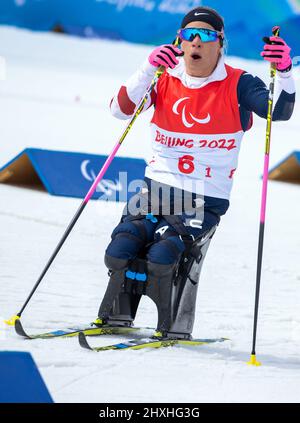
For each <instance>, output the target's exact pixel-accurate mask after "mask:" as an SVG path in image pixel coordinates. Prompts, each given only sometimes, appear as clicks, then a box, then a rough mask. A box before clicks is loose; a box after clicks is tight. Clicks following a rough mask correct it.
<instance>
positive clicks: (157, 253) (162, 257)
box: [147, 236, 185, 265]
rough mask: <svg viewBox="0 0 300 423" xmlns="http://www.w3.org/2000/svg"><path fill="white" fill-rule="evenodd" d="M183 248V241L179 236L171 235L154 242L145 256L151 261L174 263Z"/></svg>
mask: <svg viewBox="0 0 300 423" xmlns="http://www.w3.org/2000/svg"><path fill="white" fill-rule="evenodd" d="M184 249H185V246H184V243H183V241H182V240H181V239H180V238H179V236H171V237H169V238H167V239H163V240H160V241H158V242H156V243H154V244H153V245H152V246H151V248H150V249H149V251H148V253H147V258H148V261H149V262H151V263H158V264H163V265H165V264H167V265H169V264H175V263H177V261H178V259H179V258H180V256H181V254H182V253H183V252H184Z"/></svg>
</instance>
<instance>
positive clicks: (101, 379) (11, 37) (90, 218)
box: [0, 27, 300, 403]
mask: <svg viewBox="0 0 300 423" xmlns="http://www.w3.org/2000/svg"><path fill="white" fill-rule="evenodd" d="M112 50H113V52H114V54H111V52H112ZM150 50H151V47H149V46H147V47H145V46H136V45H132V44H128V43H115V42H110V41H101V40H84V39H78V38H73V37H66V36H62V35H54V34H44V33H43V34H41V33H32V32H30V31H26V30H16V29H14V28H7V27H0V52H1V55H2V56H4V57H5V59H6V63H7V78H6V80H5V81H0V111H1V123H0V134H1V149H0V167H1V166H2V165H4V164H5V163H6V162H7V161H9V160H10V159H11V158H12V157H13V156H14V155H16V154H17V153H19V152H20V151H21V150H22V149H23V148H26V147H41V148H50V149H59V150H71V151H83V152H90V153H96V154H97V153H100V154H108V153H109V152H110V151H111V148H112V146H113V145H114V144H115V142H116V140H117V138H118V136H119V135H120V133H121V131H122V129H123V128H124V122H121V121H117V120H115V119H114V118H113V117H112V116H110V114H109V110H108V104H109V102H110V99H111V97H112V96H113V95H114V93H115V90H116V89H117V88H118V87H119V85H120V84H121V83H122V82H123V81H124V80H126V78H127V77H128V76H130V74H131V73H132V72H133V71H134V70H135V69H136V68H137V66H138V65H139V64H140V63H141V62H142V61H143V60H144V58H145V57H146V56H147V54H148V52H149V51H150ZM108 57H109V58H110V60H107V58H108ZM104 58H105V59H104ZM228 61H229V64H231V65H233V66H236V67H241V68H243V67H244V68H246V69H247V70H248V71H249V72H252V73H255V74H258V75H259V76H260V77H262V78H263V79H264V80H265V81H266V82H268V68H267V66H266V65H265V64H264V63H262V62H256V61H248V60H243V59H239V58H236V57H229V58H228ZM298 73H299V72H298ZM299 80H300V78H297V86H298V87H299V85H300V83H299ZM299 112H300V107H299V103H298V104H297V105H296V110H295V113H294V116H293V118H292V119H291V121H290V122H288V123H284V122H283V123H276V124H274V128H273V133H272V147H271V166H273V165H274V164H275V163H277V162H278V161H279V160H281V159H282V158H283V157H284V156H286V155H288V154H289V153H290V152H291V151H292V150H295V149H298V150H299V142H298V132H299V130H300V123H299ZM150 117H151V112H150V111H148V112H146V113H145V115H143V116H142V117H140V118H139V119H138V121H137V123H136V124H135V127H134V128H133V129H132V131H131V132H130V134H129V135H128V138H127V139H126V142H124V145H123V146H122V148H121V149H120V155H122V156H131V157H145V158H147V157H149V155H150V146H149V135H148V121H149V118H150ZM264 138H265V122H264V121H263V120H261V119H259V118H257V117H255V123H254V128H253V129H252V131H250V132H249V133H247V134H246V135H245V138H244V141H243V144H245V145H243V148H242V151H241V155H240V160H239V169H238V171H237V172H236V175H235V185H234V188H233V192H232V199H231V208H230V210H229V212H228V213H227V215H226V216H225V217H224V218H223V219H222V222H221V224H220V227H219V229H218V231H217V233H216V235H215V237H214V239H213V241H212V244H211V247H210V250H209V252H208V255H207V258H206V262H205V264H204V268H203V272H202V276H201V281H200V286H199V291H198V299H197V312H196V321H195V327H194V332H193V335H194V337H195V338H198V337H199V338H200V337H201V338H210V337H220V336H225V337H228V338H230V340H229V341H227V342H224V343H220V344H215V345H207V346H201V347H195V348H187V347H173V348H165V349H159V350H152V349H149V350H141V351H104V352H101V353H92V352H90V351H85V350H83V349H81V348H80V347H79V345H78V340H77V339H76V338H72V339H54V340H34V341H30V340H23V339H21V338H20V337H18V336H17V335H16V334H15V333H14V330H13V329H12V328H9V327H4V325H3V319H4V318H5V319H7V318H9V317H10V316H12V315H13V314H15V313H16V312H18V311H19V308H20V307H21V306H22V304H23V302H24V301H25V299H26V297H27V296H28V294H29V292H30V290H31V289H32V287H33V285H34V283H35V281H36V280H37V278H38V276H39V274H40V272H41V271H42V269H43V267H44V265H45V264H46V262H47V261H48V259H49V257H50V255H51V253H52V252H53V250H54V248H55V246H56V245H57V242H58V241H59V239H60V237H61V236H62V234H63V232H64V230H65V228H66V227H67V225H68V223H69V222H70V220H71V218H72V217H73V215H74V213H75V212H76V210H77V208H78V206H79V204H80V200H76V199H70V198H61V197H53V196H50V195H48V194H46V193H45V192H37V191H30V190H26V189H21V188H16V187H11V186H6V185H0V233H1V242H0V316H1V323H0V326H1V327H0V341H1V343H0V348H1V349H2V350H17V351H30V352H31V353H32V355H33V357H34V359H35V361H36V362H37V364H38V366H39V368H40V371H41V373H42V375H43V377H44V379H45V381H46V383H47V385H48V387H49V389H50V392H51V394H52V396H53V398H54V400H55V401H56V402H107V403H109V402H123V403H126V402H161V403H163V402H166V403H168V402H177V403H185V402H197V403H201V402H299V400H300V394H299V392H300V357H299V348H300V313H299V303H300V262H299V251H300V229H299V215H300V201H299V200H300V188H299V186H296V185H288V184H284V183H274V182H273V183H272V182H271V183H270V186H269V193H268V210H267V222H266V231H265V248H264V261H263V274H262V285H261V300H260V312H259V322H258V337H257V358H258V359H259V360H260V361H262V363H263V366H262V367H259V368H256V367H249V366H247V365H246V361H248V359H249V357H250V352H251V343H252V322H253V307H254V289H255V270H256V255H257V240H258V227H259V207H260V195H261V179H260V176H261V173H262V169H263V153H264ZM122 208H123V205H122V204H115V203H106V204H105V205H104V204H103V202H101V201H91V202H90V203H89V205H88V207H87V208H86V210H85V211H84V214H83V215H82V216H81V218H80V220H79V221H78V223H77V225H76V227H75V229H74V230H73V231H72V233H71V235H70V237H69V239H68V240H67V242H66V243H65V245H64V247H63V248H62V250H61V252H60V254H59V256H58V257H57V259H56V260H55V262H54V264H53V265H52V266H51V269H50V270H49V272H48V274H47V275H46V277H45V278H44V280H43V282H42V283H41V285H40V287H39V288H38V291H37V292H36V294H35V295H34V297H33V299H32V301H31V302H30V304H29V306H28V308H27V309H26V311H25V312H24V315H23V316H22V322H23V324H24V327H25V328H26V329H27V330H28V332H30V333H34V332H39V331H46V330H50V329H58V328H60V327H65V326H70V325H71V326H74V325H76V324H83V323H88V322H90V321H92V320H93V319H94V318H95V316H96V315H97V310H98V307H99V303H100V301H101V298H102V296H103V294H104V292H105V288H106V284H107V280H108V278H107V269H106V268H105V266H104V263H103V257H104V251H105V247H106V245H107V244H108V242H109V239H110V233H111V230H112V229H113V227H114V226H115V225H116V224H117V222H118V221H119V219H120V215H121V210H122ZM155 324H156V309H155V305H154V304H153V303H151V301H150V300H149V299H148V298H142V301H141V305H140V308H139V312H138V316H137V319H136V325H137V326H139V325H143V326H155ZM121 339H123V338H122V337H120V336H113V337H108V336H103V337H98V338H89V340H90V342H91V345H98V344H103V345H104V344H110V343H113V342H119V341H120V340H121Z"/></svg>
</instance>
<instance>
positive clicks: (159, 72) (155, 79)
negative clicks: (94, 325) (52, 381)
mask: <svg viewBox="0 0 300 423" xmlns="http://www.w3.org/2000/svg"><path fill="white" fill-rule="evenodd" d="M164 71H165V67H164V66H160V67H159V68H158V69H157V71H156V72H155V75H154V77H153V79H152V81H151V84H150V85H149V87H148V88H147V91H146V93H145V95H144V97H143V98H142V99H141V101H140V103H139V104H138V105H137V107H136V109H135V112H134V115H133V116H132V118H131V119H130V122H129V123H128V125H127V126H126V128H125V130H124V132H123V133H122V135H121V137H120V138H119V140H118V142H117V143H116V145H115V146H114V148H113V150H112V152H111V153H110V155H109V156H108V158H107V159H106V161H105V163H104V165H103V167H102V169H101V170H100V172H99V173H98V175H97V177H96V178H95V180H94V182H93V184H92V185H91V187H90V189H89V191H88V193H87V194H86V196H85V198H84V200H83V201H82V203H81V205H80V207H79V209H78V210H77V212H76V214H75V215H74V217H73V218H72V220H71V222H70V224H69V225H68V227H67V229H66V230H65V232H64V234H63V236H62V238H61V240H60V241H59V243H58V245H57V247H56V248H55V250H54V252H53V254H52V255H51V257H50V259H49V260H48V262H47V264H46V266H45V268H44V269H43V271H42V273H41V275H40V277H39V278H38V280H37V282H36V283H35V285H34V287H33V289H32V291H31V292H30V294H29V296H28V298H27V299H26V301H25V303H24V304H23V306H22V308H21V310H20V311H19V313H17V314H16V315H14V316H12V317H11V318H10V319H9V320H5V323H6V324H8V325H10V326H14V324H15V321H16V320H18V319H20V317H21V315H22V313H23V311H24V310H25V308H26V306H27V304H28V303H29V301H30V299H31V297H32V296H33V294H34V293H35V291H36V289H37V287H38V286H39V284H40V283H41V281H42V280H43V278H44V276H45V275H46V273H47V271H48V269H49V268H50V266H51V264H52V263H53V261H54V259H55V257H56V256H57V254H58V253H59V251H60V249H61V247H62V246H63V244H64V243H65V241H66V239H67V238H68V236H69V234H70V232H71V231H72V229H73V228H74V226H75V224H76V222H77V220H78V219H79V217H80V215H81V214H82V212H83V210H84V209H85V207H86V205H87V203H88V202H89V200H90V199H91V197H92V196H93V194H94V192H95V191H96V188H97V186H98V184H99V182H100V181H101V179H102V178H103V176H104V175H105V172H106V171H107V169H108V168H109V166H110V164H111V162H112V161H113V159H114V157H115V156H116V154H117V152H118V150H119V148H120V146H121V144H122V143H123V141H124V139H125V138H126V136H127V134H128V132H129V131H130V129H131V128H132V125H133V124H134V122H135V120H136V119H137V117H138V116H139V115H140V113H141V112H142V110H143V108H144V105H145V103H146V101H147V100H148V98H149V97H150V95H151V92H152V91H153V89H154V87H155V86H156V84H157V82H158V79H159V78H160V77H161V75H162V74H163V73H164Z"/></svg>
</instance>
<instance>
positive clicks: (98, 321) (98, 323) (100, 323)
mask: <svg viewBox="0 0 300 423" xmlns="http://www.w3.org/2000/svg"><path fill="white" fill-rule="evenodd" d="M93 323H94V324H95V325H100V326H101V325H104V321H103V320H102V319H100V317H97V319H95V320H94V321H93Z"/></svg>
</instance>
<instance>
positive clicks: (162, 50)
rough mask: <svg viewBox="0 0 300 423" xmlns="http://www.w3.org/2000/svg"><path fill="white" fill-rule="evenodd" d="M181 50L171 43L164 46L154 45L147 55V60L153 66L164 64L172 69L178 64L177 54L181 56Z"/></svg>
mask: <svg viewBox="0 0 300 423" xmlns="http://www.w3.org/2000/svg"><path fill="white" fill-rule="evenodd" d="M183 54H184V53H183V51H181V50H180V49H179V48H177V47H175V46H173V44H166V45H164V46H159V47H156V49H154V50H153V51H152V53H151V54H150V56H149V57H148V60H149V62H150V64H151V65H153V66H156V67H158V66H160V65H162V66H165V67H166V68H171V69H174V68H175V66H176V65H178V63H179V61H178V59H177V57H178V56H183Z"/></svg>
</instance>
